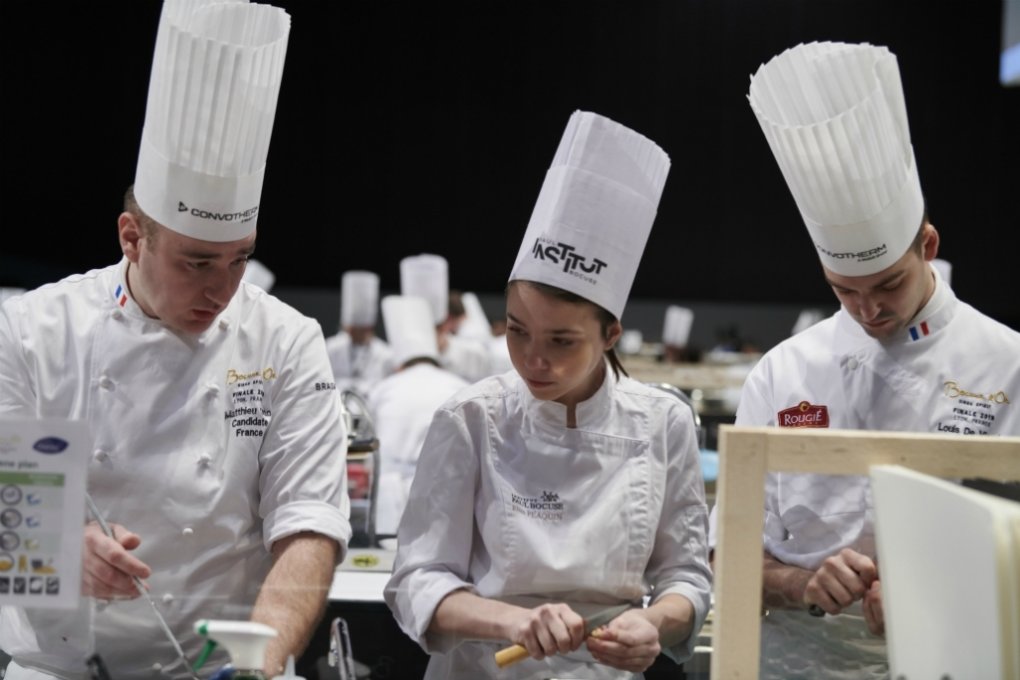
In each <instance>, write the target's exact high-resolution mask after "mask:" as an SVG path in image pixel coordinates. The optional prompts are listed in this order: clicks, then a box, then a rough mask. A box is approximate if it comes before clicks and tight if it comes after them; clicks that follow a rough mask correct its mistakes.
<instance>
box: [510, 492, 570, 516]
mask: <svg viewBox="0 0 1020 680" xmlns="http://www.w3.org/2000/svg"><path fill="white" fill-rule="evenodd" d="M510 502H511V507H512V508H513V511H514V512H515V513H517V514H519V515H524V516H525V517H533V518H535V519H542V520H546V521H550V522H560V521H562V520H563V501H561V500H560V495H559V494H558V493H554V492H552V491H543V492H542V495H541V496H540V497H538V498H534V497H529V496H522V495H520V494H517V493H514V494H511V497H510Z"/></svg>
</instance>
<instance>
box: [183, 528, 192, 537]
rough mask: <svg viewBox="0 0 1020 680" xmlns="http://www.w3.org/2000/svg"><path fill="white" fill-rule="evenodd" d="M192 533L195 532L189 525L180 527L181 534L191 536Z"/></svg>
mask: <svg viewBox="0 0 1020 680" xmlns="http://www.w3.org/2000/svg"><path fill="white" fill-rule="evenodd" d="M194 533H195V530H194V529H192V528H191V527H184V528H183V529H181V535H183V536H191V535H193V534H194Z"/></svg>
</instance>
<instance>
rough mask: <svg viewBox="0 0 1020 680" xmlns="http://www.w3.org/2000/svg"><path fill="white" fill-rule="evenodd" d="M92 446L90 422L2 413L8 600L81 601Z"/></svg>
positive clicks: (1, 499) (1, 588) (2, 581)
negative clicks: (12, 415)
mask: <svg viewBox="0 0 1020 680" xmlns="http://www.w3.org/2000/svg"><path fill="white" fill-rule="evenodd" d="M90 450H91V435H90V434H89V429H88V425H87V424H86V423H85V422H82V421H70V420H60V419H40V420H36V419H29V418H12V417H10V416H3V417H0V605H17V606H20V607H25V608H28V609H74V608H76V607H77V606H78V599H79V596H80V593H81V548H82V540H83V527H84V524H85V519H86V516H85V483H86V478H87V475H88V467H87V466H88V460H89V453H90Z"/></svg>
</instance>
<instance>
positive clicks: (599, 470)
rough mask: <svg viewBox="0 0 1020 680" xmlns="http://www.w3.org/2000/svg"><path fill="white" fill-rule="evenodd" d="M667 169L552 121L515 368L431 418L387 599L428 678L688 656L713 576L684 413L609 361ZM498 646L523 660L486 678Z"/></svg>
mask: <svg viewBox="0 0 1020 680" xmlns="http://www.w3.org/2000/svg"><path fill="white" fill-rule="evenodd" d="M668 170H669V158H668V157H667V156H666V154H665V153H664V152H663V151H662V150H661V149H660V148H659V147H658V146H656V145H655V144H654V143H653V142H652V141H650V140H648V139H647V138H645V137H643V136H641V135H639V134H637V133H635V132H633V131H632V130H629V129H627V128H625V127H623V126H621V125H619V124H617V123H614V122H613V121H611V120H608V119H606V118H603V117H601V116H598V115H595V114H592V113H584V112H575V113H574V115H573V116H572V117H571V119H570V122H569V124H568V125H567V129H566V132H565V133H564V136H563V139H562V141H561V143H560V146H559V149H558V150H557V153H556V156H555V158H554V160H553V164H552V167H551V168H550V169H549V172H548V174H547V176H546V180H545V183H544V185H543V187H542V191H541V193H540V194H539V197H538V202H537V205H536V207H535V210H534V213H533V215H532V218H531V221H530V223H529V225H528V229H527V231H526V233H525V237H524V243H523V244H522V246H521V249H520V252H519V254H518V257H517V262H516V263H515V265H514V268H513V271H512V272H511V275H510V284H509V286H508V288H507V326H508V331H507V337H508V340H507V342H508V346H509V350H510V355H511V358H512V362H513V366H514V369H515V371H511V372H507V373H505V374H503V375H501V376H496V377H492V378H489V379H487V380H484V381H482V382H479V383H476V384H475V385H472V386H471V387H468V388H466V389H465V390H463V391H461V392H459V393H458V394H457V395H455V396H454V397H453V398H452V399H450V400H449V401H448V402H447V403H446V404H445V405H444V406H443V407H442V408H440V409H439V410H438V411H437V412H436V414H435V416H434V419H433V422H432V426H431V428H430V430H429V434H428V437H427V438H426V441H425V445H424V447H423V449H422V452H421V458H420V461H419V464H418V472H417V474H416V476H415V479H414V482H413V485H412V487H411V492H410V497H409V501H408V507H407V510H406V512H405V513H404V516H403V519H402V520H401V524H400V528H399V531H398V542H399V549H398V553H397V559H396V563H395V566H394V572H393V576H392V578H391V580H390V582H389V583H388V584H387V587H386V601H387V604H388V605H389V606H390V608H391V609H392V610H393V612H394V615H395V617H396V619H397V621H398V623H399V624H400V626H401V627H402V629H403V630H404V631H405V632H406V633H407V634H408V635H409V636H411V637H412V638H413V639H415V640H416V641H417V642H418V643H419V644H421V645H422V647H423V648H424V649H425V650H426V651H428V652H429V653H430V654H432V658H431V660H430V663H429V668H428V673H427V675H426V677H427V678H479V677H493V676H495V675H496V673H497V671H498V672H499V677H501V678H544V677H550V676H575V677H576V676H580V677H585V678H632V677H640V675H635V674H640V672H642V671H643V670H645V669H646V668H648V666H650V665H651V663H652V662H653V661H654V659H655V658H656V656H657V655H658V654H659V653H660V651H665V652H666V653H667V654H669V655H670V656H671V657H673V658H674V660H676V661H678V662H679V661H682V660H683V659H685V658H686V657H687V656H689V655H690V653H691V651H692V647H693V643H694V638H695V637H696V633H697V631H698V630H699V629H700V627H701V623H702V621H703V620H704V617H705V614H706V612H707V609H708V603H709V590H710V579H711V576H710V571H709V567H708V561H707V550H706V531H707V511H706V507H705V502H704V490H703V483H702V478H701V472H700V469H699V466H698V449H697V444H696V439H695V431H694V423H693V418H692V414H691V412H690V410H689V409H688V407H687V406H686V405H685V404H683V403H681V402H680V401H678V400H677V399H675V398H674V397H672V396H670V395H669V394H667V393H665V392H662V391H659V390H657V389H654V388H650V387H648V386H645V385H643V384H641V383H639V382H636V381H634V380H632V379H630V378H628V377H626V375H625V374H623V375H621V373H622V370H621V368H622V367H621V366H620V365H619V362H618V361H617V359H616V356H615V354H614V352H613V345H614V344H615V342H616V341H617V339H618V338H619V337H620V334H621V331H622V329H621V326H620V322H619V318H620V315H621V313H622V312H623V308H624V305H625V304H626V300H627V295H628V293H629V291H630V287H631V283H632V282H633V279H634V274H635V272H636V270H637V265H638V262H639V261H640V258H641V254H642V252H643V250H644V244H645V242H646V241H647V238H648V233H649V232H650V230H651V225H652V221H653V219H654V216H655V211H656V208H657V206H658V201H659V197H660V195H661V193H662V186H663V184H664V182H665V179H666V174H667V172H668ZM643 601H647V606H642V604H643ZM621 603H632V604H633V608H631V609H629V610H628V611H626V612H624V613H623V614H621V615H619V616H618V617H617V618H615V619H613V620H612V621H611V622H610V623H608V625H607V626H606V627H605V628H603V629H601V630H600V631H599V632H598V633H597V638H596V637H586V631H585V620H584V617H587V616H589V615H591V614H593V613H594V612H597V611H600V610H604V609H606V608H608V607H611V606H613V605H619V604H621ZM510 643H516V644H519V645H521V646H523V647H524V648H526V650H527V653H528V655H529V657H528V658H527V659H525V660H524V661H522V662H520V663H518V664H516V665H513V666H509V667H507V668H504V669H502V670H500V669H498V667H497V665H496V662H495V659H494V653H495V652H496V651H498V650H500V649H501V648H502V647H505V646H506V645H508V644H510Z"/></svg>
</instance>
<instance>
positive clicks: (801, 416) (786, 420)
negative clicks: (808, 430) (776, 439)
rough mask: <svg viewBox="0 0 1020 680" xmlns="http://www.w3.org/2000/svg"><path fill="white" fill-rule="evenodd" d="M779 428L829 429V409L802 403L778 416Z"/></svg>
mask: <svg viewBox="0 0 1020 680" xmlns="http://www.w3.org/2000/svg"><path fill="white" fill-rule="evenodd" d="M777 415H778V416H779V421H778V422H779V427H828V426H829V407H828V406H824V405H817V404H811V403H808V402H806V401H802V402H800V403H799V404H797V405H796V406H791V407H790V408H787V409H783V410H782V411H780V412H779V413H778V414H777Z"/></svg>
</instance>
